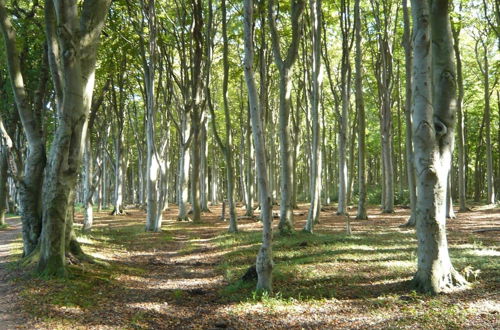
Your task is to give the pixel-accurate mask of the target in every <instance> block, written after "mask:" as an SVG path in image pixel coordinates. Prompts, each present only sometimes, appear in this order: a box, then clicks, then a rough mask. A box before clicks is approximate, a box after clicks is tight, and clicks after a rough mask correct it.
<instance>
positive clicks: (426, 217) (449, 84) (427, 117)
mask: <svg viewBox="0 0 500 330" xmlns="http://www.w3.org/2000/svg"><path fill="white" fill-rule="evenodd" d="M429 6H430V5H429V2H427V1H418V0H412V14H413V22H414V76H413V77H414V86H413V97H414V103H413V104H414V107H413V123H414V131H413V132H414V145H415V160H414V162H415V167H416V170H417V173H418V176H417V183H418V185H417V189H418V199H417V210H416V213H415V215H416V217H417V219H416V221H417V237H418V250H417V254H418V267H417V273H416V274H415V277H414V279H413V283H414V285H415V287H416V288H417V290H419V291H422V292H429V293H434V294H436V293H440V292H444V291H448V290H451V289H452V288H454V287H456V286H461V285H463V284H465V283H466V282H465V280H464V279H463V277H462V276H461V275H460V274H459V273H458V272H457V271H456V270H455V269H454V268H453V266H452V264H451V259H450V256H449V254H448V243H447V239H446V188H447V180H448V173H449V171H450V165H451V157H452V152H453V138H454V124H455V110H456V108H455V99H456V81H455V64H454V58H453V56H454V54H453V45H452V39H451V31H450V25H449V24H450V22H449V17H448V1H447V0H435V1H433V3H432V8H430V7H429ZM431 68H432V69H431ZM429 101H432V102H429Z"/></svg>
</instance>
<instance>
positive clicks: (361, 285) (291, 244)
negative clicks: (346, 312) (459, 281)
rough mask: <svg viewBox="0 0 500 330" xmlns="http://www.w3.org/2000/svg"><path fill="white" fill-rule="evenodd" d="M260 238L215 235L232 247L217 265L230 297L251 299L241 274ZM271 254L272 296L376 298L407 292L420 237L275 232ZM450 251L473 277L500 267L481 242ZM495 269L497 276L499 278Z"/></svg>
mask: <svg viewBox="0 0 500 330" xmlns="http://www.w3.org/2000/svg"><path fill="white" fill-rule="evenodd" d="M260 239H261V237H260V233H257V232H250V233H239V234H237V235H234V236H232V235H228V234H224V235H220V236H219V237H217V239H216V240H215V241H216V242H217V244H218V246H219V247H220V248H222V249H225V250H227V251H228V252H227V253H226V254H225V256H224V258H223V263H222V264H221V265H219V269H220V271H221V272H222V274H223V275H224V277H225V279H226V280H227V281H228V282H229V283H230V284H229V285H228V286H226V287H225V288H224V289H223V290H222V291H221V295H222V296H223V297H225V299H227V300H228V301H232V302H248V301H249V300H251V299H252V297H253V295H254V289H255V283H248V282H243V281H242V280H241V277H242V275H243V274H244V273H245V271H246V270H247V269H248V267H249V266H250V265H252V264H254V263H255V256H256V254H257V251H258V249H259V246H260ZM273 254H274V263H275V265H274V269H273V286H274V288H275V290H276V293H275V295H274V296H272V298H273V299H274V300H276V301H282V302H283V303H286V302H287V301H289V300H290V299H294V300H298V301H310V300H321V299H364V300H368V301H370V300H372V301H374V302H375V304H376V303H379V302H380V301H383V300H384V299H386V298H385V297H389V298H390V297H391V295H392V294H396V295H398V294H399V295H404V294H406V292H409V291H410V287H409V285H408V281H409V280H410V279H411V278H412V276H413V274H414V272H415V271H416V240H415V237H414V233H413V232H410V231H407V232H400V231H380V232H368V233H363V234H359V235H353V236H346V235H344V234H338V233H336V234H332V233H321V232H320V233H316V234H314V235H310V234H306V233H302V232H295V233H294V234H292V235H291V236H280V235H276V236H275V237H274V242H273ZM450 254H451V257H452V261H453V263H454V266H455V268H456V269H458V270H459V271H461V272H462V273H463V274H464V275H466V276H467V278H468V279H469V281H472V282H474V281H477V280H480V279H481V278H482V277H483V276H489V275H494V274H496V271H497V270H498V269H499V268H500V260H499V258H498V257H497V258H492V255H497V256H498V252H495V251H494V250H491V249H488V248H487V247H484V246H482V245H481V244H478V243H477V242H476V243H472V244H462V245H458V246H452V247H451V248H450ZM478 269H480V272H478V271H477V270H478ZM467 273H469V274H467ZM496 275H497V276H496V279H493V281H495V282H498V280H499V279H498V274H496ZM493 277H495V276H493ZM490 280H492V278H491V277H490ZM389 298H387V299H389ZM380 299H382V300H380ZM449 313H450V314H453V315H455V314H456V317H455V319H457V318H462V316H463V313H462V312H461V311H460V310H455V309H454V308H452V307H449ZM419 317H420V316H419ZM436 318H437V316H436ZM412 319H413V320H419V318H412Z"/></svg>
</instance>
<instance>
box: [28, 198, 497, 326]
mask: <svg viewBox="0 0 500 330" xmlns="http://www.w3.org/2000/svg"><path fill="white" fill-rule="evenodd" d="M212 210H213V211H214V212H213V213H206V214H204V215H203V218H202V222H201V223H192V222H178V221H176V220H165V221H164V222H163V226H162V232H160V233H146V232H144V219H145V214H144V212H142V211H135V210H127V212H128V214H127V215H124V216H109V215H105V214H102V215H99V217H98V218H97V219H96V226H95V227H94V228H93V229H92V231H91V232H89V233H85V234H82V235H79V238H78V239H79V241H80V243H82V246H83V248H84V250H85V251H86V252H87V253H89V254H90V255H92V256H93V257H94V258H96V259H98V260H103V261H106V262H107V263H109V265H108V266H101V265H92V264H85V265H83V266H82V267H79V266H78V265H76V266H74V267H76V268H73V270H72V271H71V272H76V273H75V274H74V275H71V277H70V279H69V280H67V281H62V282H61V281H55V282H48V284H47V285H48V287H45V288H43V289H42V288H40V287H39V286H36V285H35V283H36V282H35V283H33V286H32V287H30V286H29V284H28V289H27V292H29V297H28V296H26V298H25V299H26V302H27V303H29V304H31V305H32V307H30V308H31V310H32V311H33V313H34V314H37V313H45V312H47V313H48V315H49V318H50V321H47V322H46V323H44V324H46V325H47V327H50V325H54V324H63V323H64V322H71V324H73V325H75V326H77V327H98V328H104V329H106V328H109V327H115V328H116V327H117V326H118V327H123V328H127V327H142V328H162V327H163V328H176V327H182V325H183V324H186V322H189V323H190V324H198V323H196V322H197V321H196V320H200V323H199V325H200V327H202V328H207V327H208V328H209V327H210V326H212V327H213V325H214V324H218V323H220V322H221V321H220V320H221V319H222V320H224V321H223V323H222V324H228V325H231V326H232V327H235V328H245V326H246V325H248V324H249V322H250V321H249V320H253V321H252V322H255V320H261V321H259V322H260V323H258V324H260V325H261V327H262V328H266V326H270V324H272V325H273V326H275V327H279V328H290V327H293V326H294V325H296V324H298V323H299V324H302V325H304V326H306V327H313V328H314V327H316V328H318V327H319V328H325V327H326V328H328V327H329V325H330V324H335V325H340V327H352V326H354V325H355V324H360V325H361V324H362V325H363V326H368V325H372V326H374V327H377V326H378V327H380V325H383V324H384V322H386V321H389V320H392V321H391V322H396V321H395V320H400V321H397V322H401V324H409V323H411V322H412V320H420V319H421V318H422V317H423V316H422V315H423V314H421V313H420V312H418V311H420V310H422V311H431V312H430V313H433V312H432V310H434V309H433V308H440V309H443V310H445V311H448V312H449V313H450V314H451V315H453V316H451V318H453V320H455V321H454V322H459V324H464V323H463V322H464V321H463V320H462V314H463V315H472V316H471V317H479V316H477V315H479V314H477V313H479V311H480V310H483V309H484V310H487V311H492V310H494V309H495V308H498V305H497V304H496V302H495V301H494V300H491V299H486V298H484V297H482V296H483V294H482V292H484V291H490V292H491V290H492V286H493V285H494V283H492V282H491V281H487V280H486V279H487V278H488V277H489V276H492V272H494V271H495V270H494V269H495V268H494V267H495V266H494V265H495V264H498V258H497V257H498V256H499V251H498V247H497V246H495V245H492V242H495V238H494V237H493V236H492V235H491V233H490V234H486V235H477V234H474V233H473V230H472V228H475V227H474V221H475V220H471V219H470V218H471V217H473V216H474V215H475V214H474V213H471V214H469V213H466V214H459V217H458V218H457V220H454V223H453V226H452V229H450V232H449V236H450V242H451V246H450V251H451V254H452V258H453V259H454V260H455V262H454V264H455V266H456V269H458V270H460V271H463V272H469V273H468V274H471V275H470V277H471V278H470V280H471V281H472V282H473V286H472V288H471V289H468V290H466V291H463V292H461V293H460V294H461V295H467V297H468V300H467V304H468V306H469V308H468V309H467V310H464V311H461V312H460V313H462V314H460V313H459V312H458V311H457V310H456V309H455V308H454V307H453V306H454V301H455V300H454V299H462V300H463V299H464V298H463V297H461V298H458V297H457V298H453V299H451V298H447V296H443V297H438V298H430V297H426V296H417V295H414V294H412V293H411V290H410V288H409V287H408V282H409V280H410V279H411V278H412V276H413V273H414V272H415V270H416V238H415V231H414V230H411V229H410V230H408V229H400V228H399V225H400V224H401V223H403V222H404V221H406V218H407V216H408V212H409V211H408V210H406V209H397V210H396V212H395V213H394V214H389V215H388V214H380V212H379V210H378V209H370V212H369V215H370V220H369V221H352V222H351V224H352V227H353V229H354V234H353V235H351V236H348V235H346V234H345V232H344V226H345V217H343V216H337V215H336V214H335V210H334V209H327V210H325V211H324V212H322V213H321V223H320V224H318V225H317V226H316V227H315V234H313V235H311V234H306V233H302V232H301V229H302V227H303V224H304V222H305V217H306V213H307V212H306V210H307V205H301V206H300V209H299V210H297V211H296V212H297V213H298V214H299V213H300V214H303V215H297V216H296V222H295V228H296V230H297V231H296V232H295V233H293V234H291V235H281V234H279V232H278V231H277V230H276V232H275V234H274V244H273V251H274V263H275V266H274V270H273V276H274V281H273V282H274V288H275V292H274V294H272V295H269V296H265V297H261V298H259V297H257V296H255V294H254V293H253V290H254V288H255V282H243V281H241V280H240V279H241V277H242V275H243V274H244V273H245V272H246V271H247V269H248V267H250V266H251V265H252V264H254V263H255V256H256V253H257V251H258V249H259V247H260V244H261V232H260V231H261V228H262V225H261V223H260V222H255V221H253V220H252V219H244V220H241V221H240V223H239V229H240V232H239V233H237V234H229V233H227V225H228V223H227V222H223V221H220V220H219V210H220V208H218V207H212ZM176 212H177V210H176V207H175V206H171V208H170V209H169V210H168V211H167V212H165V218H166V219H175V214H176ZM238 212H239V214H241V213H243V212H244V210H242V209H240V208H238ZM351 212H354V211H353V210H351ZM498 213H500V212H498ZM464 215H467V217H466V218H465V219H464ZM490 216H492V217H493V216H495V214H490ZM77 219H78V220H77V221H81V220H80V219H79V218H77ZM480 219H481V220H478V221H480V222H482V221H485V220H483V218H480ZM497 222H498V221H497ZM277 225H278V222H277V221H274V222H273V227H274V228H276V226H277ZM497 225H498V224H497ZM454 242H456V243H454ZM487 261H489V262H490V263H489V264H488V265H485V264H484V263H485V262H487ZM482 265H485V266H482ZM479 268H483V269H482V271H481V272H480V274H479V272H477V269H479ZM477 274H479V276H477ZM474 276H476V277H474ZM91 288H92V289H91ZM452 297H453V296H452ZM488 304H489V305H488ZM390 306H395V307H394V308H391V307H390ZM433 306H438V307H433ZM26 308H28V307H26ZM30 308H28V309H30ZM476 310H477V311H476ZM414 311H415V312H414ZM488 313H489V312H488ZM110 314H113V315H120V318H119V319H117V318H114V319H112V320H109V319H108V315H110ZM200 315H203V317H202V318H200ZM457 315H458V316H457ZM70 320H71V321H70ZM193 322H195V323H193ZM267 322H269V323H267ZM397 322H396V323H395V324H399V323H397ZM460 322H461V323H460ZM207 324H208V325H209V326H207Z"/></svg>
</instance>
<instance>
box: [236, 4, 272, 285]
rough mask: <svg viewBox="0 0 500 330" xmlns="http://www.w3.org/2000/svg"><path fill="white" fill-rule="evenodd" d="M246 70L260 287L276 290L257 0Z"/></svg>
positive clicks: (247, 25) (248, 14)
mask: <svg viewBox="0 0 500 330" xmlns="http://www.w3.org/2000/svg"><path fill="white" fill-rule="evenodd" d="M243 11H244V16H243V20H244V21H243V24H244V47H245V58H244V64H243V65H244V70H245V79H246V83H247V89H248V100H249V111H250V117H251V119H252V134H253V140H254V147H255V162H256V163H257V164H256V165H257V181H258V188H259V202H260V206H261V220H262V224H263V229H262V245H261V247H260V250H259V253H258V255H257V261H256V269H257V276H258V279H257V290H258V291H272V270H273V258H272V237H273V232H272V226H271V221H272V204H271V196H270V195H269V190H268V182H267V164H266V147H265V142H264V132H263V131H262V121H261V113H260V104H259V96H258V94H257V87H256V85H255V76H254V71H253V58H254V49H253V42H254V41H253V37H254V33H253V26H254V20H253V0H245V3H244V8H243Z"/></svg>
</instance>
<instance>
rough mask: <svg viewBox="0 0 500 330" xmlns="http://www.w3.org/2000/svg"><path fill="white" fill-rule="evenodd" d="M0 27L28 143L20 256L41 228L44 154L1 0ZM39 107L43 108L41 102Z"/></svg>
mask: <svg viewBox="0 0 500 330" xmlns="http://www.w3.org/2000/svg"><path fill="white" fill-rule="evenodd" d="M0 28H1V29H2V33H3V35H4V44H5V50H6V57H7V65H8V71H9V76H10V81H11V85H12V89H13V92H14V100H15V103H16V107H17V111H18V113H19V118H20V119H21V124H22V126H23V130H24V134H25V136H26V141H27V145H28V152H27V157H26V160H25V164H24V176H23V177H22V178H21V182H20V184H19V204H20V214H21V221H22V224H23V225H22V227H23V255H24V256H28V255H29V254H31V253H32V252H33V251H34V250H35V248H36V246H37V244H38V241H39V238H40V233H41V230H42V202H41V198H42V195H41V194H42V185H43V177H44V175H43V173H44V169H45V164H46V153H45V145H44V141H43V136H42V132H41V127H40V125H41V123H40V122H39V121H38V120H36V117H35V111H38V110H39V109H31V108H30V102H29V100H28V94H27V91H26V89H25V83H24V79H23V73H22V72H21V70H22V69H21V61H20V55H19V52H18V50H17V48H16V47H17V46H16V43H17V42H16V32H15V30H14V28H13V26H12V23H11V21H10V18H9V17H8V15H7V10H6V8H5V4H4V1H0ZM41 103H42V105H41V106H42V107H43V102H41Z"/></svg>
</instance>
